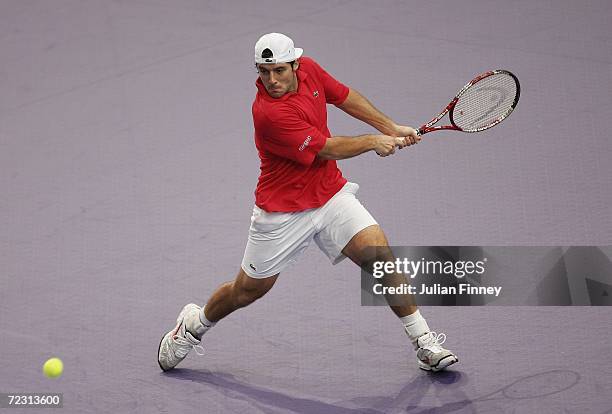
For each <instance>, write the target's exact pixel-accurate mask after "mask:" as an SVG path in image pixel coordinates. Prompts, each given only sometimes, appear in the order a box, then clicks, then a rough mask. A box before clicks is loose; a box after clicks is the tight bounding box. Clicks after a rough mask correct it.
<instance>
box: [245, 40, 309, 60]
mask: <svg viewBox="0 0 612 414" xmlns="http://www.w3.org/2000/svg"><path fill="white" fill-rule="evenodd" d="M302 53H304V50H303V49H300V48H299V47H293V40H291V38H290V37H288V36H285V35H284V34H282V33H268V34H265V35H263V36H262V37H260V38H259V40H258V41H257V43H255V63H286V62H293V61H294V60H296V59H297V58H299V57H300V56H302Z"/></svg>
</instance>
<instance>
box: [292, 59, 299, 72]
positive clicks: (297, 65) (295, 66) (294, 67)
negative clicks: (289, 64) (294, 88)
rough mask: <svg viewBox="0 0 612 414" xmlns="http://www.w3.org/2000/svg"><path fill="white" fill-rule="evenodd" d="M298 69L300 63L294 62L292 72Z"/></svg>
mask: <svg viewBox="0 0 612 414" xmlns="http://www.w3.org/2000/svg"><path fill="white" fill-rule="evenodd" d="M299 67H300V61H299V60H297V59H296V60H295V62H293V70H297V68H299Z"/></svg>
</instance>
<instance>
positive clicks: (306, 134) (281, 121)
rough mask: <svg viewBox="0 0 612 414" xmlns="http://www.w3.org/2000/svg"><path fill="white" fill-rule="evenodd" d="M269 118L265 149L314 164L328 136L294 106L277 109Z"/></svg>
mask: <svg viewBox="0 0 612 414" xmlns="http://www.w3.org/2000/svg"><path fill="white" fill-rule="evenodd" d="M268 118H269V122H267V127H266V130H265V131H264V133H263V143H264V146H265V149H266V150H268V151H270V152H271V153H273V154H275V155H278V156H279V157H283V158H288V159H290V160H292V161H296V162H298V163H300V164H303V165H306V166H309V165H310V164H312V162H313V161H314V159H315V157H316V156H317V154H318V153H319V151H321V149H322V148H323V146H324V145H325V141H326V140H327V137H326V136H325V135H324V134H322V133H321V132H320V131H319V130H318V129H317V128H315V127H314V126H312V125H310V124H309V123H308V122H306V121H305V120H304V119H302V118H300V116H299V115H298V114H297V113H296V111H295V110H293V109H292V108H284V109H281V110H278V111H275V113H274V117H268Z"/></svg>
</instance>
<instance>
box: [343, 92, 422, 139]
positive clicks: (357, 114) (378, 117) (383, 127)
mask: <svg viewBox="0 0 612 414" xmlns="http://www.w3.org/2000/svg"><path fill="white" fill-rule="evenodd" d="M337 107H338V108H340V109H342V110H343V111H344V112H346V113H347V114H349V115H351V116H352V117H354V118H357V119H359V120H360V121H363V122H365V123H366V124H369V125H371V126H373V127H374V128H376V129H377V130H379V131H380V132H382V133H383V134H386V135H390V136H393V137H398V136H402V137H406V138H407V141H408V145H412V144H416V143H417V142H419V141H420V140H421V137H420V136H419V135H417V133H416V130H415V129H414V128H412V127H409V126H403V125H398V124H396V123H395V122H394V121H393V120H392V119H391V118H389V117H388V116H387V115H385V114H383V113H382V112H381V111H379V110H378V109H376V107H375V106H374V105H373V104H372V103H371V102H370V101H368V100H367V99H366V97H365V96H363V95H361V94H360V93H359V92H357V91H356V90H355V89H352V88H351V89H349V94H348V96H347V98H346V100H345V101H344V102H343V103H341V104H340V105H337Z"/></svg>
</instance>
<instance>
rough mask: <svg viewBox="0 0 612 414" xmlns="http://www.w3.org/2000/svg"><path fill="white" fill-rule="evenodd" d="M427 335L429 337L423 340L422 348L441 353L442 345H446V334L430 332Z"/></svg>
mask: <svg viewBox="0 0 612 414" xmlns="http://www.w3.org/2000/svg"><path fill="white" fill-rule="evenodd" d="M425 335H427V338H425V339H424V340H421V344H422V346H421V348H426V349H428V350H430V351H432V352H441V351H442V346H441V345H442V344H443V343H444V341H446V334H444V333H440V334H437V333H435V332H429V333H427V334H425Z"/></svg>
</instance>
